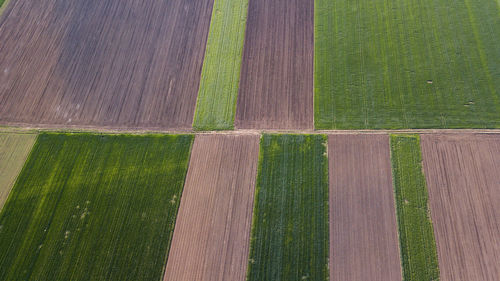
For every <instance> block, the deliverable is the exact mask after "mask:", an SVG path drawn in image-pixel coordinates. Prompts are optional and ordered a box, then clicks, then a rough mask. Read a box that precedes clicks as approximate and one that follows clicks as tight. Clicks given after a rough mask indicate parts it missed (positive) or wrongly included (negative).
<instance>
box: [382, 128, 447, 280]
mask: <svg viewBox="0 0 500 281" xmlns="http://www.w3.org/2000/svg"><path fill="white" fill-rule="evenodd" d="M391 160H392V174H393V179H394V190H395V196H396V209H397V215H398V224H399V242H400V243H399V245H400V249H401V263H402V267H403V280H408V281H410V280H439V265H438V257H437V252H436V241H435V239H434V230H433V227H432V221H431V218H430V211H429V203H428V197H429V196H428V193H427V185H426V182H425V176H424V174H423V170H422V169H423V168H422V154H421V152H420V137H419V136H418V135H392V136H391Z"/></svg>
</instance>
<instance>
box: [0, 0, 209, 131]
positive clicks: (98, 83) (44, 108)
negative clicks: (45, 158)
mask: <svg viewBox="0 0 500 281" xmlns="http://www.w3.org/2000/svg"><path fill="white" fill-rule="evenodd" d="M141 3H142V2H140V1H139V2H138V1H136V0H110V1H100V0H89V1H79V0H42V1H30V0H15V1H13V2H12V3H10V5H9V6H8V8H7V9H6V10H5V12H4V14H3V15H2V17H1V18H0V42H2V44H1V45H0V70H1V73H2V75H0V85H1V86H0V123H2V124H7V125H9V124H21V125H22V124H37V125H40V124H41V125H52V126H64V127H68V126H69V127H74V126H77V127H82V126H83V127H91V128H93V127H96V126H97V127H102V126H104V127H113V128H129V129H130V128H132V129H133V128H140V129H146V128H149V129H151V128H162V129H176V130H187V129H191V126H192V122H193V115H194V110H195V105H196V97H197V93H198V88H199V84H200V83H199V81H200V74H201V69H202V64H203V57H204V53H205V46H206V41H207V37H208V31H209V25H210V18H211V15H212V5H213V0H199V1H183V0H171V1H147V2H144V3H143V4H141ZM21 19H22V20H21Z"/></svg>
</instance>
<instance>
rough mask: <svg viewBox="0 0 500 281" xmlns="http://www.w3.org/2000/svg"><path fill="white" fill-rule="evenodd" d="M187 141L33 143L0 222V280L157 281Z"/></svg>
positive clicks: (71, 138)
mask: <svg viewBox="0 0 500 281" xmlns="http://www.w3.org/2000/svg"><path fill="white" fill-rule="evenodd" d="M192 140H193V137H192V136H189V135H170V136H127V135H118V136H111V135H91V134H76V135H70V134H41V135H40V136H39V137H38V140H37V142H36V143H35V145H34V147H33V151H32V152H31V154H30V157H29V159H28V160H27V163H26V165H25V167H24V168H23V170H22V172H21V174H20V176H19V178H18V180H17V182H16V184H15V186H14V188H13V190H12V192H11V195H10V197H9V199H8V201H7V202H6V204H5V206H4V209H3V210H2V212H1V213H0V226H1V227H0V280H37V281H40V280H51V281H53V280H160V279H161V276H162V274H163V270H164V265H165V261H166V259H167V253H168V249H169V247H170V241H171V237H172V233H173V227H174V223H175V218H176V214H177V210H178V207H179V202H180V198H181V193H182V189H183V184H184V178H185V175H186V171H187V165H188V160H189V152H190V148H191V143H192Z"/></svg>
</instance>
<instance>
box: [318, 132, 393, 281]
mask: <svg viewBox="0 0 500 281" xmlns="http://www.w3.org/2000/svg"><path fill="white" fill-rule="evenodd" d="M328 155H329V157H328V158H329V162H330V165H329V170H330V280H331V281H356V280H371V281H401V265H400V264H401V262H400V259H399V247H398V233H397V226H396V224H397V223H396V212H395V210H394V204H395V203H394V195H393V194H394V193H393V188H392V178H391V161H390V151H389V137H388V136H387V135H331V136H329V141H328Z"/></svg>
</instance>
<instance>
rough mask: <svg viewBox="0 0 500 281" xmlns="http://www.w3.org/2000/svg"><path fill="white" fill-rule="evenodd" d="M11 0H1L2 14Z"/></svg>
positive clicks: (0, 12)
mask: <svg viewBox="0 0 500 281" xmlns="http://www.w3.org/2000/svg"><path fill="white" fill-rule="evenodd" d="M9 1H10V0H0V16H1V15H2V12H3V11H4V10H5V7H6V6H7V5H8V4H9Z"/></svg>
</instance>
